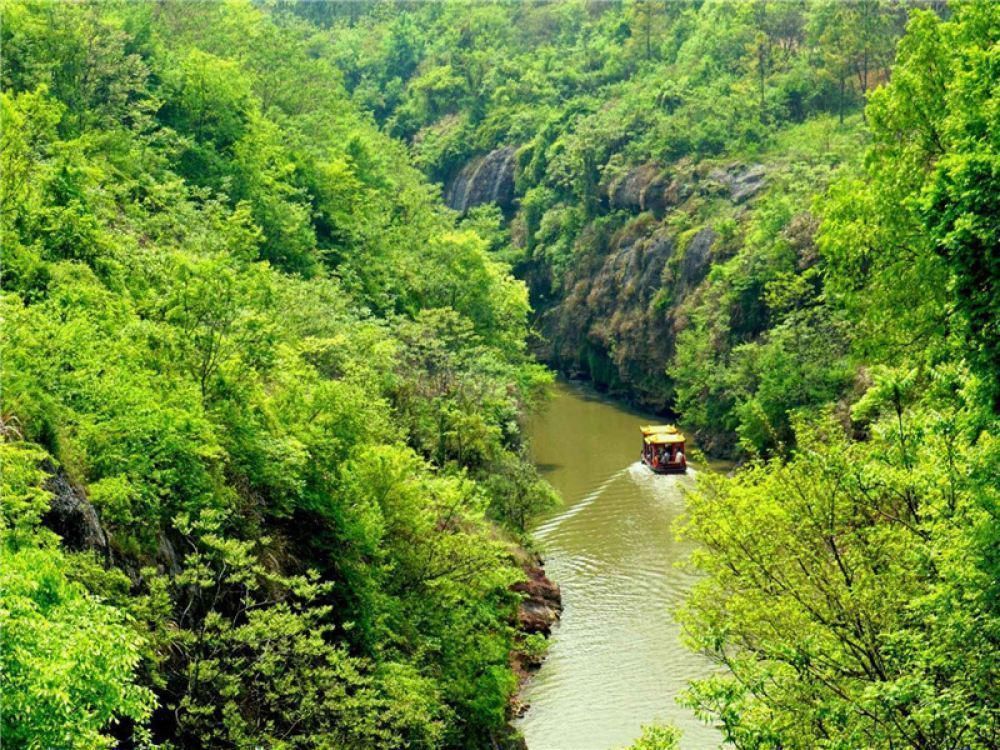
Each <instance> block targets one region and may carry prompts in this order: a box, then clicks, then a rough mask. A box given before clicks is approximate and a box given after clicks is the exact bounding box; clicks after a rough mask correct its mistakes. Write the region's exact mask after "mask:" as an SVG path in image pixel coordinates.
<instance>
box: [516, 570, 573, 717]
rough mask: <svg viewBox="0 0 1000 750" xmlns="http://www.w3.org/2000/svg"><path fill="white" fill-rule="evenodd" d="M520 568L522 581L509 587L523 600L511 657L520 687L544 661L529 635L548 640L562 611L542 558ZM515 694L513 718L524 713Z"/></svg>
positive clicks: (541, 649)
mask: <svg viewBox="0 0 1000 750" xmlns="http://www.w3.org/2000/svg"><path fill="white" fill-rule="evenodd" d="M522 565H523V567H524V573H525V580H523V581H520V582H518V583H515V584H514V585H513V586H512V587H511V590H512V591H515V592H517V593H519V594H522V595H523V597H524V599H523V601H522V602H521V604H520V606H519V607H518V610H517V625H518V629H519V630H520V636H519V639H518V640H519V645H520V648H518V649H517V650H516V651H514V652H513V653H512V654H511V667H512V668H513V670H514V674H516V675H517V678H518V683H519V685H523V684H524V682H525V680H527V679H528V677H530V676H531V674H532V673H533V672H535V671H536V670H537V669H538V668H539V667H541V665H542V662H543V661H544V659H545V651H544V649H543V648H538V645H537V639H535V642H534V643H533V642H532V636H537V635H541V636H543V637H545V638H548V637H549V635H550V634H551V633H552V628H553V626H555V624H556V623H557V622H558V621H559V618H560V616H561V615H562V608H563V605H562V593H561V592H560V590H559V586H558V585H557V584H556V583H554V582H553V581H552V580H550V579H549V578H548V576H546V575H545V569H544V567H543V561H542V558H541V557H540V556H538V555H537V554H536V555H532V556H531V557H529V558H528V559H527V560H526V561H523V562H522ZM519 694H520V690H518V693H516V694H515V695H514V696H513V698H512V699H511V715H512V716H515V717H516V716H521V715H523V714H524V712H525V711H527V710H528V705H527V704H526V703H524V702H522V701H521V699H520V695H519Z"/></svg>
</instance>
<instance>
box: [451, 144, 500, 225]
mask: <svg viewBox="0 0 1000 750" xmlns="http://www.w3.org/2000/svg"><path fill="white" fill-rule="evenodd" d="M516 155H517V147H516V146H504V147H503V148H498V149H496V150H494V151H491V152H490V153H488V154H485V155H483V156H479V157H477V158H475V159H473V160H472V161H470V162H469V163H468V164H466V165H465V166H464V167H462V170H461V171H460V172H459V173H458V175H456V177H455V179H454V180H452V182H451V184H450V185H449V186H448V189H447V190H446V191H445V203H447V204H448V205H449V206H450V207H451V208H453V209H455V210H456V211H462V212H463V213H464V212H465V211H468V210H469V209H470V208H472V207H473V206H478V205H480V204H482V203H496V204H497V205H498V206H500V208H503V209H508V208H510V207H511V206H512V205H513V203H514V166H515V156H516Z"/></svg>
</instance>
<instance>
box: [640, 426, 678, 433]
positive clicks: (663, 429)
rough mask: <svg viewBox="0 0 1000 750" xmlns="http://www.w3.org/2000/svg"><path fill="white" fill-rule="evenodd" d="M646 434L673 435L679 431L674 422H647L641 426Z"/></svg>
mask: <svg viewBox="0 0 1000 750" xmlns="http://www.w3.org/2000/svg"><path fill="white" fill-rule="evenodd" d="M639 429H640V430H642V434H643V435H644V436H649V435H673V434H676V433H677V428H676V427H674V426H673V425H672V424H647V425H642V426H641V427H640V428H639Z"/></svg>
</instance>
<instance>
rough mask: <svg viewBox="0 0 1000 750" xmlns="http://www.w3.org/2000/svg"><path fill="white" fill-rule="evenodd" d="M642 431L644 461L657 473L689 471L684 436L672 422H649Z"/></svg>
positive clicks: (642, 427)
mask: <svg viewBox="0 0 1000 750" xmlns="http://www.w3.org/2000/svg"><path fill="white" fill-rule="evenodd" d="M639 429H640V430H641V431H642V462H643V463H644V464H646V466H648V467H649V468H650V469H652V470H653V471H655V472H656V473H657V474H683V473H684V472H686V471H687V457H686V456H685V451H684V436H683V435H682V434H681V433H680V432H678V431H677V428H676V427H674V426H673V425H672V424H648V425H643V426H641V427H640V428H639Z"/></svg>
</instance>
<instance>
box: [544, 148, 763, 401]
mask: <svg viewBox="0 0 1000 750" xmlns="http://www.w3.org/2000/svg"><path fill="white" fill-rule="evenodd" d="M766 179H767V172H766V170H765V168H764V167H762V166H761V165H749V166H747V165H744V164H738V163H735V164H731V165H728V166H724V167H715V168H708V167H705V168H701V167H698V166H696V165H692V164H684V163H680V164H675V165H673V166H672V167H670V168H667V167H664V166H661V165H657V164H653V163H649V164H643V165H640V166H638V167H635V168H632V169H630V170H629V171H627V172H625V173H623V174H620V175H619V176H618V177H616V178H614V179H611V180H609V181H608V182H607V183H606V184H605V185H604V197H605V199H606V201H607V205H608V207H609V208H610V209H612V210H617V211H625V212H628V213H631V214H633V218H631V219H629V220H627V221H626V222H625V223H624V225H623V226H622V227H621V228H619V229H618V230H617V231H615V232H613V233H602V232H601V231H599V230H596V229H595V230H585V231H584V232H583V233H582V234H581V235H580V236H579V238H578V240H577V247H576V248H575V251H574V260H575V261H576V265H575V266H574V267H572V268H571V269H570V270H569V271H568V272H567V273H566V275H565V277H564V278H563V279H561V280H560V281H561V294H559V295H557V296H556V297H555V299H553V300H551V301H549V302H548V304H546V303H545V302H544V301H542V302H541V304H536V307H538V308H539V309H540V317H539V324H540V325H539V327H540V329H541V333H542V337H543V339H544V341H543V342H542V343H541V344H540V346H539V347H538V354H539V356H540V357H541V358H542V359H544V360H546V361H548V362H550V363H551V364H552V365H553V366H555V367H557V368H558V369H560V370H562V371H563V372H566V373H567V374H569V375H570V376H575V377H586V378H589V379H591V380H592V381H594V383H595V384H597V385H598V386H599V387H602V388H605V389H607V390H609V391H610V392H612V393H614V394H615V395H618V396H621V397H625V398H628V399H630V400H634V401H638V402H640V403H642V404H643V405H645V406H647V407H651V408H653V409H657V410H665V409H668V408H669V406H670V403H671V400H672V392H671V384H670V381H669V379H668V378H667V376H666V373H665V368H666V365H667V363H668V362H669V361H670V359H671V357H672V356H673V352H674V341H675V337H676V334H677V332H678V331H679V330H680V328H682V327H683V325H684V318H683V312H682V310H683V305H684V301H685V300H686V299H687V298H688V297H689V296H691V295H692V294H695V293H696V291H697V289H698V287H699V285H701V283H702V282H703V281H704V279H705V277H706V276H707V275H708V272H709V270H710V269H711V266H712V264H713V263H714V262H716V261H718V260H722V259H723V258H724V257H725V252H726V250H725V249H724V248H722V247H721V246H720V245H721V243H719V242H718V241H717V240H718V235H717V233H716V231H715V230H714V229H713V228H712V224H711V221H708V222H706V223H705V224H704V225H703V226H702V227H701V228H700V229H696V230H691V231H687V232H684V233H680V232H678V231H676V230H673V229H671V225H670V224H669V222H667V221H665V219H666V218H668V217H669V215H670V214H671V213H672V212H673V211H688V210H690V209H689V206H690V205H692V204H694V203H697V202H698V201H702V202H704V201H706V200H717V199H720V198H721V199H724V200H727V201H729V202H730V203H732V204H733V205H734V206H735V207H736V209H735V210H736V211H737V212H739V211H742V210H743V209H742V208H740V206H741V204H743V203H746V202H747V201H749V200H751V199H752V198H753V197H754V196H756V195H757V194H758V193H759V192H760V191H761V190H762V189H763V188H764V187H765V186H766Z"/></svg>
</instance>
